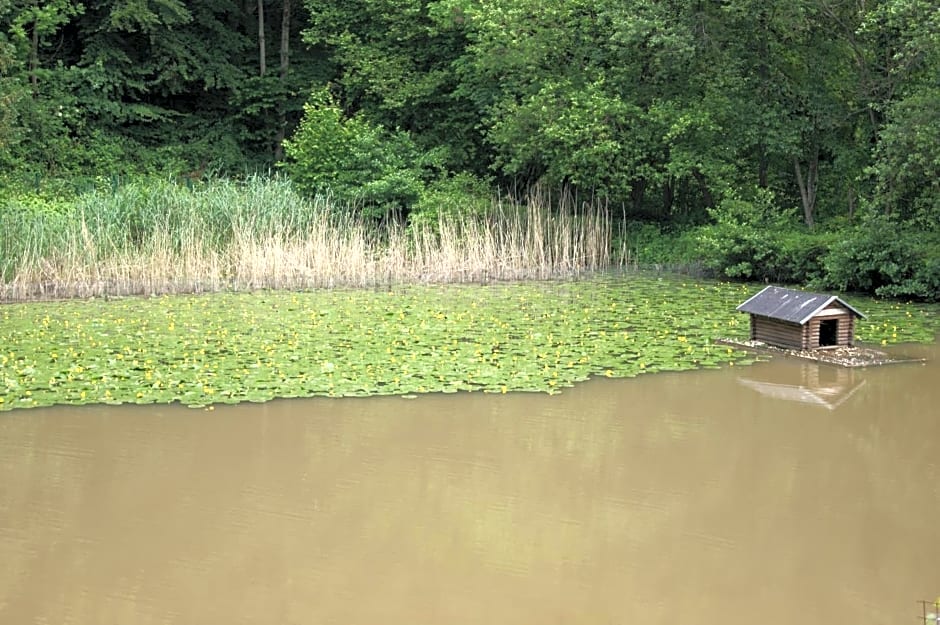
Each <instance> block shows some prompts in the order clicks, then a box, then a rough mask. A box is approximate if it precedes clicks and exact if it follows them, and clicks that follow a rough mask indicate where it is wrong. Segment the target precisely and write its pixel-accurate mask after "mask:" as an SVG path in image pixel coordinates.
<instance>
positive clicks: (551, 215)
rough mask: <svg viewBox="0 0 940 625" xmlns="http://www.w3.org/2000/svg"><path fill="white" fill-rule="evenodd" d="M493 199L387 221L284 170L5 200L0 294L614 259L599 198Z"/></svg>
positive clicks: (428, 275) (134, 290) (539, 275)
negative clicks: (46, 201) (346, 207)
mask: <svg viewBox="0 0 940 625" xmlns="http://www.w3.org/2000/svg"><path fill="white" fill-rule="evenodd" d="M561 203H562V204H563V205H561V206H557V202H556V205H555V206H553V205H552V204H553V203H552V201H551V198H549V197H547V196H546V195H545V194H542V193H533V194H532V195H530V196H529V197H528V198H527V200H526V201H525V202H520V203H517V202H510V201H494V202H493V204H492V207H491V208H490V210H488V211H486V212H485V213H483V214H474V215H468V216H462V217H448V218H443V219H442V220H441V221H440V222H439V223H438V224H436V225H435V226H434V227H430V226H425V227H410V228H409V227H404V226H402V225H387V224H385V225H380V224H377V223H375V222H373V221H369V220H367V219H362V218H358V217H356V216H354V215H351V214H350V213H349V212H348V211H342V210H337V209H336V207H334V206H333V205H332V203H331V202H330V200H329V198H323V197H318V198H315V199H313V200H309V199H304V198H302V197H300V196H298V195H297V194H296V193H295V192H294V191H293V189H292V188H291V185H290V183H289V181H287V180H285V179H283V178H277V177H275V178H262V177H258V178H253V179H249V180H247V181H240V182H236V181H226V180H217V181H212V182H210V183H207V184H205V185H201V186H199V187H197V188H195V189H189V188H186V187H184V186H180V185H177V184H175V183H173V182H172V181H160V182H157V183H154V182H152V181H151V182H148V183H146V184H128V185H126V186H124V187H122V188H121V189H119V190H117V191H116V192H112V191H110V190H109V191H101V192H92V193H88V194H85V195H82V196H80V197H78V198H77V199H76V200H75V202H74V203H72V204H70V205H69V208H68V210H66V211H52V212H50V211H30V210H29V209H27V208H26V207H17V206H13V205H7V206H5V207H4V209H3V210H2V211H0V300H3V301H18V300H28V299H41V298H69V297H100V296H122V295H150V294H165V293H184V292H185V293H193V292H212V291H221V290H254V289H310V288H333V287H379V286H384V285H392V284H407V283H449V282H487V281H502V280H525V279H546V278H557V277H571V276H574V275H578V274H580V273H583V272H592V271H597V270H600V269H603V268H606V267H607V266H609V265H610V264H611V258H612V256H611V250H610V246H611V220H610V219H609V217H608V215H607V214H606V211H605V210H604V209H603V207H600V206H580V207H576V206H571V205H564V204H565V201H564V200H562V202H561Z"/></svg>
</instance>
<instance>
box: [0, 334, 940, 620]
mask: <svg viewBox="0 0 940 625" xmlns="http://www.w3.org/2000/svg"><path fill="white" fill-rule="evenodd" d="M931 349H932V350H933V351H932V352H931V356H932V361H931V362H930V363H928V364H927V365H914V366H910V367H908V366H898V367H882V368H877V369H869V370H864V371H856V372H855V373H854V374H853V375H854V376H855V378H854V382H853V383H854V384H856V387H855V389H854V391H852V392H851V394H849V396H847V397H845V398H844V399H842V400H841V403H840V404H839V406H838V409H836V410H829V409H828V408H827V407H826V406H825V405H820V404H808V403H795V402H789V401H780V400H779V399H776V398H773V397H768V396H766V395H763V394H761V393H759V392H754V390H753V389H752V388H751V387H749V386H746V385H744V384H743V383H742V382H740V381H739V379H740V378H741V377H747V378H749V379H755V380H760V381H763V382H767V383H777V384H785V385H786V384H788V385H805V386H809V384H808V383H807V381H806V380H807V379H808V378H805V377H804V376H809V377H812V375H815V374H811V373H804V372H803V370H802V369H794V368H793V367H792V366H791V365H790V364H788V363H787V362H785V361H775V362H771V363H764V364H760V365H758V366H756V367H751V368H746V369H740V370H738V369H736V368H728V369H724V370H721V371H705V372H697V373H681V374H661V375H654V376H646V377H640V378H637V379H635V380H597V381H594V382H590V383H587V384H583V385H580V386H578V387H577V388H575V389H571V390H567V391H566V392H565V393H564V394H563V395H561V396H558V397H547V396H543V395H522V394H520V395H507V396H490V395H480V394H464V395H458V396H426V397H420V398H418V399H416V400H405V399H400V398H392V399H365V400H349V401H346V400H342V401H330V400H323V399H318V400H303V401H279V402H272V403H269V404H262V405H259V406H256V405H246V406H234V407H219V408H217V409H216V410H215V411H212V412H206V411H192V410H187V409H183V408H176V407H161V408H152V407H151V408H107V409H103V408H88V407H86V408H82V409H54V410H34V411H20V412H13V413H7V414H5V415H4V416H3V417H2V419H0V471H2V474H3V476H4V479H3V481H2V482H0V623H16V624H34V623H71V624H84V623H89V624H91V623H121V624H127V625H135V624H139V623H147V624H150V623H173V624H176V623H179V624H184V623H185V624H189V623H295V624H300V623H343V624H357V623H363V624H365V623H369V624H373V623H392V624H394V623H408V624H412V623H457V624H460V623H466V624H471V623H472V624H477V623H514V624H515V623H675V622H684V621H689V622H695V623H704V624H711V623H721V624H725V623H731V624H737V623H740V624H742V625H744V624H747V625H751V624H753V623H755V622H760V623H762V624H771V625H773V624H776V623H780V624H783V623H786V624H788V625H789V624H790V623H794V622H798V623H826V624H828V623H839V622H865V623H869V622H875V623H895V622H904V621H905V620H908V619H909V618H910V617H911V616H912V614H913V610H915V609H916V608H917V604H916V601H917V600H918V599H921V598H923V597H925V596H928V597H929V596H935V595H936V594H937V592H938V590H937V588H938V586H940V574H938V571H937V567H936V564H937V562H938V561H940V544H938V541H937V538H938V530H937V522H936V520H937V519H938V518H940V464H938V462H940V455H938V454H937V449H936V441H937V440H940V420H938V419H936V417H935V406H936V405H937V403H938V401H940V395H938V393H940V388H938V385H937V384H936V381H937V379H938V377H937V374H938V369H937V366H936V364H935V363H936V361H937V356H938V355H940V353H938V351H937V349H936V348H935V347H932V348H931ZM818 375H819V376H820V377H824V376H825V375H826V374H825V373H822V372H820V373H819V374H818ZM835 382H838V380H836V381H835ZM833 384H834V382H833V381H831V380H828V381H825V382H824V385H825V386H827V387H828V386H832V385H833Z"/></svg>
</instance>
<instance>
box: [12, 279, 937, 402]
mask: <svg viewBox="0 0 940 625" xmlns="http://www.w3.org/2000/svg"><path fill="white" fill-rule="evenodd" d="M756 290H757V288H756V287H751V286H748V285H741V284H729V283H713V282H691V281H686V282H683V281H681V280H678V279H666V278H661V277H648V276H646V277H644V276H624V277H598V278H593V279H588V280H580V281H563V282H537V283H518V284H495V285H489V286H479V285H476V286H467V285H444V286H406V287H396V288H394V289H389V290H320V291H311V292H284V291H261V292H255V293H223V294H214V295H201V296H161V297H153V298H147V299H143V298H140V299H138V298H129V299H121V300H111V301H104V300H72V301H63V302H43V303H33V304H8V305H4V306H2V307H0V409H10V408H14V407H28V406H45V405H53V404H82V403H123V402H137V403H155V402H181V403H183V404H186V405H190V406H204V405H208V404H212V403H222V402H241V401H266V400H270V399H273V398H276V397H309V396H314V395H325V396H335V397H342V396H366V395H377V394H383V395H402V396H410V395H413V394H417V393H433V392H444V393H452V392H458V391H486V392H494V393H507V392H516V391H535V392H548V393H554V392H558V391H560V390H561V389H563V388H565V387H570V386H572V385H573V384H575V383H577V382H579V381H582V380H586V379H588V378H590V377H592V376H607V377H618V378H622V377H632V376H636V375H640V374H643V373H651V372H656V371H681V370H687V369H696V368H717V367H720V366H722V365H733V364H748V363H750V362H753V360H752V358H753V357H752V356H749V355H748V354H745V353H743V352H739V351H736V350H733V349H730V348H728V347H726V346H722V345H715V344H714V342H713V341H714V339H716V338H719V337H732V338H744V337H745V336H746V334H747V328H748V321H747V317H746V316H745V315H741V314H739V313H737V312H735V310H734V308H735V306H736V305H737V304H738V303H740V302H741V301H743V300H744V299H746V298H747V297H748V296H749V295H751V294H753V293H754V292H756ZM853 301H854V300H853ZM856 303H857V304H858V305H859V307H860V308H862V309H863V310H866V311H867V312H870V317H869V319H868V320H867V321H865V322H864V323H862V324H861V325H860V328H859V330H860V333H861V336H860V338H863V339H864V340H869V341H881V340H882V339H884V340H887V341H892V342H893V341H901V340H908V341H909V340H931V339H932V338H933V335H932V334H930V333H931V332H933V331H935V329H936V328H937V325H936V323H935V320H936V315H935V314H934V313H933V312H931V310H929V309H926V308H923V307H916V306H913V305H899V304H877V303H875V302H870V304H871V306H869V302H856ZM931 323H934V325H931ZM895 328H897V331H895ZM888 330H891V333H890V335H889V334H885V333H886V332H887V331H888ZM895 335H896V338H895Z"/></svg>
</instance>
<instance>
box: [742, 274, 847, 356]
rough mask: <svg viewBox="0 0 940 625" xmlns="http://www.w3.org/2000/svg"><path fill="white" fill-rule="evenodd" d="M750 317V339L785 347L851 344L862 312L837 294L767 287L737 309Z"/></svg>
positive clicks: (797, 347) (815, 347)
mask: <svg viewBox="0 0 940 625" xmlns="http://www.w3.org/2000/svg"><path fill="white" fill-rule="evenodd" d="M737 309H738V310H739V311H741V312H745V313H748V314H750V316H751V340H752V341H761V342H763V343H767V344H768V345H773V346H776V347H783V348H787V349H800V350H808V349H820V348H826V347H851V346H852V345H853V343H854V340H855V319H856V318H858V319H864V318H865V315H863V314H862V313H860V312H859V311H858V310H856V309H855V308H853V307H852V306H850V305H849V304H848V303H846V302H845V300H843V299H842V298H840V297H837V296H835V295H823V294H821V293H807V292H805V291H797V290H795V289H785V288H782V287H779V286H768V287H766V288H765V289H764V290H762V291H761V292H760V293H758V294H757V295H754V296H753V297H751V298H750V299H748V300H747V301H746V302H744V303H743V304H741V305H740V306H738V308H737Z"/></svg>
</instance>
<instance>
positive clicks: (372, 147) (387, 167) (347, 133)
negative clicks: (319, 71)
mask: <svg viewBox="0 0 940 625" xmlns="http://www.w3.org/2000/svg"><path fill="white" fill-rule="evenodd" d="M284 152H285V154H286V155H287V158H288V160H287V162H285V163H284V164H283V166H284V168H285V169H286V171H287V173H288V175H289V176H290V177H291V179H292V180H293V182H294V184H295V186H296V187H297V189H299V190H300V191H301V192H303V193H304V194H306V195H309V196H314V195H330V196H332V198H333V199H334V200H336V201H337V202H338V203H340V204H345V205H347V206H349V207H355V208H358V209H359V210H361V212H362V213H363V214H365V215H367V216H375V217H385V216H387V215H388V214H390V213H399V214H400V213H407V211H408V210H410V208H411V207H412V206H413V205H414V204H415V202H417V200H418V198H419V197H420V196H421V193H422V191H423V188H424V183H423V180H422V177H423V176H422V171H421V159H420V158H419V154H418V150H417V148H416V147H415V145H414V143H413V142H412V140H411V137H410V136H409V135H408V134H407V133H405V132H400V131H395V132H391V131H387V130H385V129H384V128H382V127H381V126H379V125H376V124H373V123H371V122H370V121H369V120H367V119H364V118H362V117H346V116H345V115H344V114H343V112H342V110H341V109H340V107H339V105H338V104H337V103H336V101H335V100H334V98H333V97H332V96H331V95H330V93H329V91H328V89H327V88H322V89H319V90H317V91H314V92H313V93H312V94H311V96H310V100H309V101H308V102H307V104H305V105H304V116H303V119H302V120H301V122H300V126H299V127H298V128H297V131H296V133H295V134H294V136H293V137H292V138H291V139H290V140H288V141H285V142H284Z"/></svg>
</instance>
